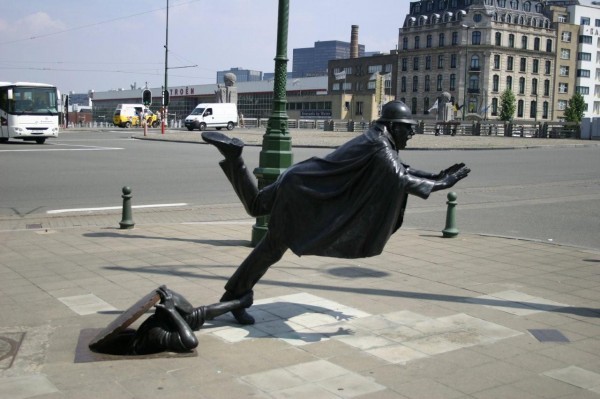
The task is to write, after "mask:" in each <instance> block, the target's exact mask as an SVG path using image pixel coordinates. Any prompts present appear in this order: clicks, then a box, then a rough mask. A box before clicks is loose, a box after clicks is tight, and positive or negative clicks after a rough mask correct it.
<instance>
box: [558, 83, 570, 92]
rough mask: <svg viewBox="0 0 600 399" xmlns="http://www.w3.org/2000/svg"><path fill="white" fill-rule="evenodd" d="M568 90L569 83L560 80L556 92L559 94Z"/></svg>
mask: <svg viewBox="0 0 600 399" xmlns="http://www.w3.org/2000/svg"><path fill="white" fill-rule="evenodd" d="M568 91H569V84H568V83H564V82H561V83H559V84H558V92H559V93H561V94H565V93H567V92H568Z"/></svg>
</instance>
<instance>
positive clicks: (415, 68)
mask: <svg viewBox="0 0 600 399" xmlns="http://www.w3.org/2000/svg"><path fill="white" fill-rule="evenodd" d="M418 70H419V57H414V58H413V71H418Z"/></svg>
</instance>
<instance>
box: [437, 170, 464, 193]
mask: <svg viewBox="0 0 600 399" xmlns="http://www.w3.org/2000/svg"><path fill="white" fill-rule="evenodd" d="M457 165H459V164H457ZM455 166H456V165H455ZM450 168H452V166H451V167H450ZM450 168H449V169H450ZM469 172H471V169H469V168H467V167H466V166H464V165H462V166H460V167H459V168H458V170H456V171H454V172H452V173H451V174H449V175H447V176H445V177H443V178H442V179H440V180H438V181H437V182H435V184H434V186H433V189H432V191H438V190H445V189H447V188H450V187H452V186H454V185H455V184H456V183H458V182H459V181H460V180H462V179H464V178H465V177H467V176H468V175H469Z"/></svg>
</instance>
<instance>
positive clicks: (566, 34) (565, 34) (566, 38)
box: [560, 31, 571, 43]
mask: <svg viewBox="0 0 600 399" xmlns="http://www.w3.org/2000/svg"><path fill="white" fill-rule="evenodd" d="M560 39H561V40H562V41H563V42H567V43H570V42H571V32H567V31H564V32H562V33H561V35H560Z"/></svg>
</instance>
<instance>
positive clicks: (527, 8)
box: [523, 1, 531, 12]
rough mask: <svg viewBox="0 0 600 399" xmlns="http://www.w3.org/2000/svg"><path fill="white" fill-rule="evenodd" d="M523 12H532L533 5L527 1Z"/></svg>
mask: <svg viewBox="0 0 600 399" xmlns="http://www.w3.org/2000/svg"><path fill="white" fill-rule="evenodd" d="M523 11H527V12H529V11H531V3H530V2H528V1H526V2H525V3H523Z"/></svg>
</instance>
